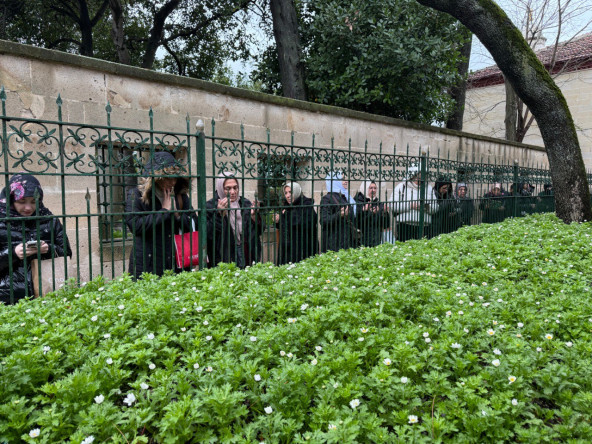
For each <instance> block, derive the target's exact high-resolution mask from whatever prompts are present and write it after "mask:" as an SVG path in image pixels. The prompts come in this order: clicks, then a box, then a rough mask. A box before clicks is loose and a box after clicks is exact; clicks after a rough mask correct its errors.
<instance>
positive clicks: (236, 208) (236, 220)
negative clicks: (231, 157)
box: [216, 171, 243, 242]
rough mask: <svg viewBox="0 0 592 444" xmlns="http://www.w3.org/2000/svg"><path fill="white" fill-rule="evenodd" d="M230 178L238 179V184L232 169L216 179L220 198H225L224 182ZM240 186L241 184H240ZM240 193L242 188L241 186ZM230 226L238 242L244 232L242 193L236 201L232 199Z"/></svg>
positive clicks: (217, 192)
mask: <svg viewBox="0 0 592 444" xmlns="http://www.w3.org/2000/svg"><path fill="white" fill-rule="evenodd" d="M228 179H234V180H236V184H237V185H238V179H237V178H236V177H235V175H234V173H231V172H230V171H224V172H223V173H222V175H221V176H220V177H218V178H217V179H216V194H218V198H219V199H224V198H225V197H227V196H226V193H225V192H224V183H225V182H226V181H227V180H228ZM238 186H239V187H240V185H238ZM239 193H240V188H239ZM229 213H230V226H231V227H232V231H233V232H234V237H235V239H236V241H237V242H240V241H241V238H242V234H243V215H242V212H241V210H240V195H239V198H238V199H236V200H235V201H234V202H232V201H230V211H229Z"/></svg>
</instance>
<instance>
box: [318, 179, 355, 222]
mask: <svg viewBox="0 0 592 444" xmlns="http://www.w3.org/2000/svg"><path fill="white" fill-rule="evenodd" d="M342 180H343V174H342V173H334V174H329V175H327V177H326V178H325V185H326V186H327V192H328V193H340V194H343V195H344V196H345V198H346V199H347V201H348V202H349V203H350V204H352V205H353V209H354V216H355V214H356V206H357V205H356V200H355V199H354V198H353V197H351V196H350V195H349V193H348V191H347V190H346V189H345V188H344V187H343V184H342V183H341V181H342Z"/></svg>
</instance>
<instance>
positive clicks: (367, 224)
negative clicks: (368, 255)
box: [355, 192, 391, 247]
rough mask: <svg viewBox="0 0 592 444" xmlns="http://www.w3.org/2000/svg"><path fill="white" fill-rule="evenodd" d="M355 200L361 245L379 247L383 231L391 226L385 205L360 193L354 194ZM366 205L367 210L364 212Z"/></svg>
mask: <svg viewBox="0 0 592 444" xmlns="http://www.w3.org/2000/svg"><path fill="white" fill-rule="evenodd" d="M355 199H356V202H358V210H357V214H356V222H357V227H358V228H359V229H360V230H361V231H362V242H361V243H362V245H364V246H366V247H375V246H377V245H380V244H381V243H382V232H383V230H385V229H387V228H390V226H391V225H390V218H389V212H388V209H387V206H386V204H384V203H380V202H379V200H378V198H377V197H375V198H374V199H370V198H369V197H366V196H365V195H364V194H362V193H360V192H358V194H356V197H355ZM366 204H368V205H369V208H368V209H367V210H364V207H365V206H366ZM374 209H375V211H373V210H374Z"/></svg>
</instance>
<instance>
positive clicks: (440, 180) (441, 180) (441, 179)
mask: <svg viewBox="0 0 592 444" xmlns="http://www.w3.org/2000/svg"><path fill="white" fill-rule="evenodd" d="M442 185H448V192H447V193H446V194H445V195H441V194H440V187H441V186H442ZM435 187H436V188H435V189H434V191H435V192H436V196H437V197H438V199H450V198H451V197H452V182H450V181H449V180H446V179H445V178H444V177H443V176H440V177H438V179H437V180H436V183H435Z"/></svg>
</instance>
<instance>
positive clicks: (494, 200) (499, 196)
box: [479, 183, 512, 224]
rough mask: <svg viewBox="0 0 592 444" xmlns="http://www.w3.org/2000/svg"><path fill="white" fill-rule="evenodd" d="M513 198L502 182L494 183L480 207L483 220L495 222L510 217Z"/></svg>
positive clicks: (487, 222)
mask: <svg viewBox="0 0 592 444" xmlns="http://www.w3.org/2000/svg"><path fill="white" fill-rule="evenodd" d="M511 199H512V198H511V197H510V195H509V194H508V193H507V192H506V191H505V190H504V189H503V188H502V184H501V183H494V184H493V185H492V186H491V189H490V190H489V192H487V193H485V194H484V195H483V199H482V200H481V203H480V204H479V209H480V210H481V211H483V218H482V219H481V221H482V222H483V223H485V224H494V223H497V222H502V221H503V220H504V219H505V218H507V217H509V216H510V215H511V211H512V200H511Z"/></svg>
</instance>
